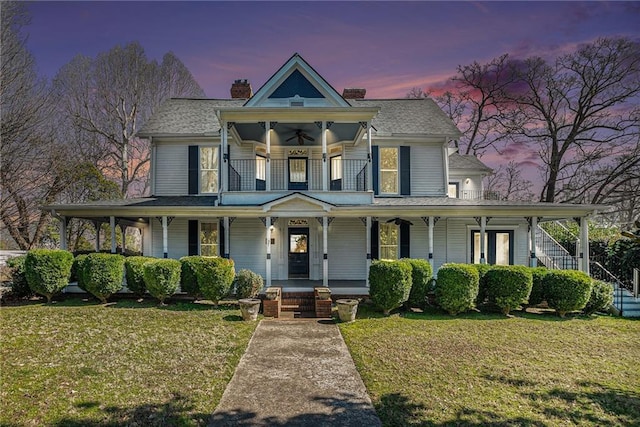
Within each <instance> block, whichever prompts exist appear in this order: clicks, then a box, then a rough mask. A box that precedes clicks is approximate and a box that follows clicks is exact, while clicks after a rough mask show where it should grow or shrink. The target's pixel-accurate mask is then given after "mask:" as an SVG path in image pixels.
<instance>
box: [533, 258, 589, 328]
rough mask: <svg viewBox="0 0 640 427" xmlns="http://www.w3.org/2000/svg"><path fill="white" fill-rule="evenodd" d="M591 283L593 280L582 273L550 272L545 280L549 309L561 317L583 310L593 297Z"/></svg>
mask: <svg viewBox="0 0 640 427" xmlns="http://www.w3.org/2000/svg"><path fill="white" fill-rule="evenodd" d="M591 282H592V281H591V278H590V277H589V276H588V275H587V274H585V273H584V272H582V271H576V270H553V271H549V272H548V273H547V275H546V276H545V277H544V279H543V286H544V289H545V293H546V296H547V303H548V304H549V307H550V308H553V309H554V310H556V312H557V313H558V314H559V315H560V317H564V316H565V314H566V313H567V312H569V311H575V310H582V309H583V308H584V307H585V305H586V304H587V302H588V301H589V297H590V296H591V288H592V286H593V285H592V283H591Z"/></svg>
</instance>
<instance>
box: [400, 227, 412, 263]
mask: <svg viewBox="0 0 640 427" xmlns="http://www.w3.org/2000/svg"><path fill="white" fill-rule="evenodd" d="M409 227H411V226H410V225H409V224H407V223H406V222H403V223H401V224H400V258H411V247H410V246H409V245H410V239H411V237H410V236H411V234H410V232H409Z"/></svg>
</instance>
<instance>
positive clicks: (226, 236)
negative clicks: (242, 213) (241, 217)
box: [222, 216, 231, 259]
mask: <svg viewBox="0 0 640 427" xmlns="http://www.w3.org/2000/svg"><path fill="white" fill-rule="evenodd" d="M222 223H223V225H224V254H222V255H223V256H224V257H225V258H227V259H229V253H231V251H230V250H229V242H230V241H231V238H230V237H229V233H230V232H231V230H229V217H228V216H225V217H224V218H223V220H222Z"/></svg>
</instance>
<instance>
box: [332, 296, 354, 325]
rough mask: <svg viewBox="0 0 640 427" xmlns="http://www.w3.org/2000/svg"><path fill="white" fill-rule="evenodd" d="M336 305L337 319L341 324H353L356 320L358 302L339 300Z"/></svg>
mask: <svg viewBox="0 0 640 427" xmlns="http://www.w3.org/2000/svg"><path fill="white" fill-rule="evenodd" d="M336 304H337V305H338V317H340V320H341V321H343V322H353V321H354V320H356V313H357V312H358V300H357V299H339V300H337V301H336Z"/></svg>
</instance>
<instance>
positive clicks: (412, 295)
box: [401, 258, 433, 307]
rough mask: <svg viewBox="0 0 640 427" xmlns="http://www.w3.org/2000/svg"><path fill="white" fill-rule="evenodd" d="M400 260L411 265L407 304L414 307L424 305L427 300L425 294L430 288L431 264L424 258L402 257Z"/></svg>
mask: <svg viewBox="0 0 640 427" xmlns="http://www.w3.org/2000/svg"><path fill="white" fill-rule="evenodd" d="M401 261H404V262H406V263H408V264H409V265H410V266H411V291H410V292H409V304H411V305H413V306H416V307H424V305H425V303H426V301H427V294H428V293H429V291H430V290H431V289H430V288H431V277H432V276H433V270H432V269H431V264H430V263H429V261H427V260H425V259H411V258H404V259H402V260H401Z"/></svg>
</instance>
